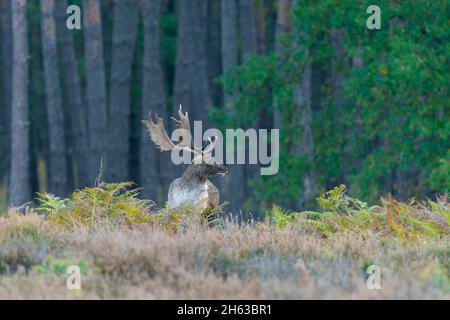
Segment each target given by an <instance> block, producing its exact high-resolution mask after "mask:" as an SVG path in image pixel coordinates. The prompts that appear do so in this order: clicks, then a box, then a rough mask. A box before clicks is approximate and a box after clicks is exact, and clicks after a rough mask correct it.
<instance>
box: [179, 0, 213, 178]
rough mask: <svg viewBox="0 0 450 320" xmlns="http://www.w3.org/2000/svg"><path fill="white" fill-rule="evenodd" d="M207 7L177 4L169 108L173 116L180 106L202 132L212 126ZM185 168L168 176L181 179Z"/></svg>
mask: <svg viewBox="0 0 450 320" xmlns="http://www.w3.org/2000/svg"><path fill="white" fill-rule="evenodd" d="M207 4H208V3H207V1H203V0H193V1H180V2H179V3H178V5H179V7H178V12H179V22H178V36H177V39H178V40H177V58H176V67H175V84H174V94H173V96H174V99H173V106H172V112H173V114H176V112H177V110H178V107H179V105H180V104H181V105H182V106H183V110H185V111H188V112H189V118H190V120H191V122H193V121H198V120H201V121H202V125H203V129H204V130H206V129H207V128H209V127H210V126H211V122H210V120H209V117H208V114H209V110H210V108H211V106H212V99H211V95H210V90H209V84H208V70H207V54H206V39H207V28H206V26H207V17H206V15H207ZM191 125H192V124H191ZM191 128H193V126H191ZM184 167H185V166H176V167H175V168H174V170H171V177H172V178H175V177H178V176H180V175H181V173H182V169H184Z"/></svg>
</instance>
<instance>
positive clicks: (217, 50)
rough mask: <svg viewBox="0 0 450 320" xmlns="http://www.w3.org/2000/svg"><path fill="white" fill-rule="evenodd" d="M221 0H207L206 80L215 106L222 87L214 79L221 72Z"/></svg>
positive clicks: (220, 95)
mask: <svg viewBox="0 0 450 320" xmlns="http://www.w3.org/2000/svg"><path fill="white" fill-rule="evenodd" d="M220 7H221V0H212V1H208V39H207V46H208V48H207V52H208V82H209V86H210V89H211V97H212V100H213V104H214V105H215V106H220V105H222V100H223V99H222V88H221V87H220V85H218V84H216V83H215V82H214V80H215V79H216V78H217V77H219V76H220V75H221V74H222V63H221V62H222V53H221V43H220V42H221V36H220V32H221V20H220Z"/></svg>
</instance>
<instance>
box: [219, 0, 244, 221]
mask: <svg viewBox="0 0 450 320" xmlns="http://www.w3.org/2000/svg"><path fill="white" fill-rule="evenodd" d="M221 16H222V20H221V23H222V25H221V34H222V67H223V72H226V70H227V68H229V67H233V66H236V65H237V63H238V50H237V39H238V33H237V24H238V8H237V2H236V1H235V0H222V1H221ZM234 98H235V94H233V93H228V92H224V100H225V104H227V103H229V102H230V101H232V100H233V99H234ZM228 169H229V174H228V176H227V177H225V200H227V201H229V202H230V209H231V211H232V212H234V213H237V212H239V210H240V209H241V208H242V205H243V204H244V200H245V181H244V180H243V178H244V167H243V166H242V165H238V164H234V165H228Z"/></svg>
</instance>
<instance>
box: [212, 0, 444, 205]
mask: <svg viewBox="0 0 450 320" xmlns="http://www.w3.org/2000/svg"><path fill="white" fill-rule="evenodd" d="M370 4H371V3H370V2H369V1H362V2H355V1H350V0H345V1H338V2H336V1H334V0H326V1H312V0H311V1H300V2H298V7H297V8H295V9H294V10H293V13H292V32H291V33H290V34H287V35H286V36H284V37H283V38H282V39H280V41H281V42H282V43H283V44H284V48H285V50H284V53H283V54H270V55H266V56H257V57H256V56H253V57H251V58H249V59H248V60H247V61H246V62H245V63H244V64H243V65H241V66H237V67H235V68H230V69H228V70H227V72H226V73H225V75H224V76H223V77H222V78H221V79H220V82H221V83H222V84H223V85H224V87H225V88H226V90H228V91H229V92H234V93H236V98H235V100H234V101H232V102H231V103H230V104H229V105H228V106H226V110H227V117H224V116H223V112H219V111H218V110H216V111H214V112H213V117H214V116H215V115H217V116H216V117H215V118H216V119H217V120H218V121H220V122H221V124H222V125H223V126H231V125H233V126H242V127H245V126H251V125H252V124H253V123H255V121H258V119H259V115H260V114H261V112H262V111H263V110H269V111H270V110H274V109H278V110H279V111H280V112H281V113H282V119H283V127H282V128H281V130H280V134H281V143H282V145H281V155H280V159H281V161H280V163H282V165H281V166H280V172H279V174H278V175H277V176H275V177H262V178H260V180H259V181H255V182H253V185H254V186H255V189H257V190H258V192H257V195H256V196H257V198H258V200H260V202H261V203H262V204H263V205H266V206H269V205H270V203H272V202H274V201H277V202H278V203H282V204H283V205H285V206H289V207H290V206H292V199H294V202H295V199H296V198H298V197H299V194H300V193H301V192H302V191H303V185H302V182H301V181H302V179H299V177H301V175H302V174H303V173H305V172H308V171H309V170H314V171H315V173H316V177H317V181H318V190H317V191H321V190H326V189H328V188H330V187H332V186H333V185H338V184H341V183H346V184H347V185H349V186H350V189H351V190H352V193H353V194H355V195H356V196H358V197H361V198H364V199H367V200H368V201H369V202H375V201H376V199H378V198H379V197H380V195H384V194H387V193H389V192H391V193H392V194H394V195H395V196H397V197H400V198H402V199H407V198H408V197H409V196H421V197H423V196H424V195H431V194H432V193H435V192H448V191H449V189H450V187H449V181H450V179H449V177H450V174H449V160H448V159H449V153H448V152H449V151H448V150H449V149H450V139H449V138H450V128H449V121H448V119H449V118H450V114H449V112H450V104H449V101H450V93H449V88H450V87H449V85H448V83H449V76H448V70H447V69H448V68H447V67H446V66H447V65H449V64H450V61H449V58H450V56H449V53H450V41H449V39H450V29H449V28H448V27H447V25H448V16H449V15H450V5H449V3H448V2H446V1H431V2H430V1H419V2H406V3H404V2H398V1H380V2H379V3H377V5H379V6H380V7H381V8H382V15H381V17H382V26H381V30H368V29H367V28H366V19H367V17H368V14H367V13H366V9H367V7H368V6H369V5H370ZM429 17H433V19H430V18H429ZM334 30H338V31H341V32H342V34H343V38H342V44H343V46H344V48H345V50H344V53H343V54H342V55H341V56H339V55H337V53H336V52H334V49H333V44H332V40H333V38H332V31H334ZM296 43H300V44H302V46H299V45H294V44H296ZM305 48H308V49H309V52H310V55H309V56H306V55H305ZM357 60H360V61H361V62H362V63H361V65H358V66H356V65H352V64H353V63H354V62H355V61H357ZM306 62H311V63H312V64H313V72H316V75H315V77H316V78H317V77H321V78H324V80H323V81H322V82H321V83H313V85H314V86H317V88H313V90H315V91H313V124H312V129H313V136H314V148H315V149H314V162H313V163H309V162H308V161H307V160H306V159H304V158H302V157H300V156H299V155H297V154H296V153H295V152H293V151H292V150H291V146H292V143H293V141H295V140H297V139H299V136H300V133H301V132H300V128H299V124H298V122H297V120H295V117H294V115H295V113H294V112H295V106H294V104H293V90H294V88H295V86H296V85H297V84H298V79H300V75H301V73H302V70H303V67H304V65H305V63H306ZM334 74H339V75H340V76H342V79H343V83H342V85H343V88H342V89H341V91H338V92H336V91H334V89H333V77H332V76H333V75H334ZM336 96H338V97H340V98H341V100H339V99H337V98H336ZM219 115H220V116H219Z"/></svg>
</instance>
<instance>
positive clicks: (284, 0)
mask: <svg viewBox="0 0 450 320" xmlns="http://www.w3.org/2000/svg"><path fill="white" fill-rule="evenodd" d="M291 7H292V1H291V0H278V7H277V24H276V28H275V38H276V42H275V52H276V53H277V55H278V57H279V58H280V60H284V58H285V57H286V55H287V54H289V53H288V52H287V50H286V48H285V47H284V45H283V43H282V41H281V39H282V37H283V36H284V35H286V34H287V33H288V32H290V31H291V24H290V19H289V15H290V10H291ZM273 123H274V127H275V128H280V129H281V128H282V127H283V114H282V112H281V106H279V105H278V102H277V101H276V99H275V100H274V109H273Z"/></svg>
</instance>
